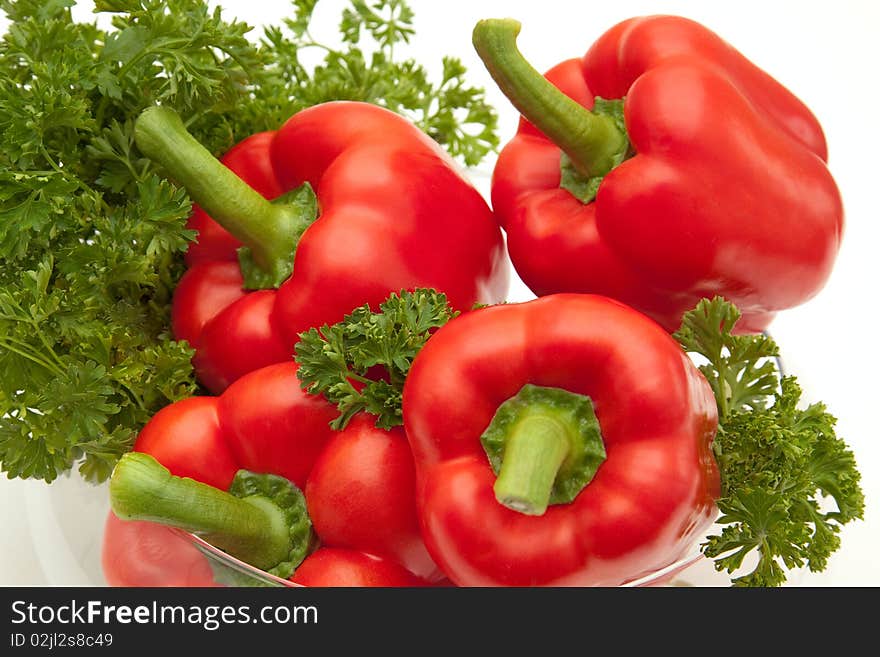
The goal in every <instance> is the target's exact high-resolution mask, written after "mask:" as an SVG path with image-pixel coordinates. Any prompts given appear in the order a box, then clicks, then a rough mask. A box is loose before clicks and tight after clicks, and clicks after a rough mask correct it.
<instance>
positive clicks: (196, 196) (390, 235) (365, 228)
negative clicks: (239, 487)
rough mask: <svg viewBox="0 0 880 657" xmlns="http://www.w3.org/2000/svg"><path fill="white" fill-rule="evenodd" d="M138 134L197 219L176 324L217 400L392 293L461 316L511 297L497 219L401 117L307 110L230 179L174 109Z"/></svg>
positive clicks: (237, 157) (347, 107) (263, 142)
mask: <svg viewBox="0 0 880 657" xmlns="http://www.w3.org/2000/svg"><path fill="white" fill-rule="evenodd" d="M135 135H136V140H137V145H138V147H139V148H140V150H141V151H142V152H143V153H144V154H145V155H147V156H148V157H150V158H152V159H154V160H155V161H157V162H159V163H160V164H161V165H162V166H163V167H164V168H165V170H166V171H168V172H169V174H170V175H171V176H172V177H173V178H175V179H176V180H177V181H179V182H180V183H181V184H183V186H185V187H186V189H187V191H188V192H189V193H190V196H191V197H192V198H193V200H194V201H195V202H196V203H198V205H199V208H197V210H196V214H195V215H194V217H193V219H192V220H191V223H190V225H191V226H192V227H194V228H196V229H197V230H199V233H200V236H199V242H198V244H197V245H195V246H193V247H192V248H191V249H190V251H189V253H188V258H187V259H188V262H189V264H190V265H191V266H190V268H189V270H188V271H187V272H186V274H185V275H184V276H183V278H182V280H181V281H180V284H179V286H178V288H177V291H176V294H175V297H174V300H173V308H172V321H173V329H174V334H175V337H176V338H178V339H182V340H186V341H188V342H189V343H190V344H191V345H192V346H193V347H194V349H195V356H194V360H193V363H194V365H195V368H196V373H197V375H198V377H199V379H200V381H201V382H202V383H203V384H204V386H205V387H206V388H207V389H208V390H210V391H211V392H214V393H220V392H222V391H223V390H224V389H225V388H226V387H227V386H228V385H229V384H231V383H232V382H233V381H235V380H236V379H238V378H239V377H241V376H242V375H243V374H246V373H247V372H250V371H253V370H255V369H258V368H260V367H262V366H265V365H269V364H272V363H277V362H282V361H284V360H288V359H290V358H291V357H292V354H293V347H294V344H295V343H296V340H297V335H298V334H299V333H300V332H302V331H304V330H306V329H308V328H311V327H313V326H321V325H322V324H324V323H334V322H336V321H339V320H341V319H342V317H343V316H344V314H345V313H347V312H349V311H351V310H352V309H353V308H355V307H356V306H359V305H362V304H364V303H371V304H378V303H380V302H381V301H382V300H384V299H385V298H386V297H387V296H388V294H389V293H391V292H394V291H398V290H400V289H409V288H413V287H416V286H424V287H434V288H437V289H441V290H443V291H445V292H446V293H447V294H448V295H449V298H450V300H451V302H452V304H453V305H454V306H455V307H457V308H459V309H469V308H471V307H472V306H473V305H474V304H475V303H478V302H496V301H500V300H502V299H503V297H504V295H505V293H506V289H507V279H508V274H507V267H506V255H505V250H504V244H503V239H502V235H501V231H500V230H499V228H498V226H497V224H496V222H495V221H494V219H493V217H492V213H491V211H490V210H489V207H488V205H487V204H486V202H485V201H484V200H483V198H482V197H481V196H480V194H479V193H478V192H477V191H476V190H475V189H474V188H473V187H472V186H471V185H470V184H469V183H468V182H467V181H466V180H465V178H464V177H463V175H462V174H461V173H460V171H459V170H458V168H457V166H456V165H455V163H454V162H453V161H452V159H451V158H450V157H449V156H448V155H447V154H446V153H445V152H443V150H442V149H441V148H440V146H438V145H437V144H436V143H434V142H433V141H432V140H431V139H430V138H428V137H427V136H426V135H425V134H423V133H422V132H421V131H420V130H419V129H418V128H416V126H415V125H413V124H412V123H411V122H409V121H408V120H406V119H404V118H403V117H401V116H399V115H396V114H394V113H393V112H390V111H388V110H385V109H382V108H380V107H377V106H374V105H370V104H366V103H357V102H332V103H326V104H323V105H319V106H315V107H311V108H309V109H306V110H303V111H302V112H299V113H298V114H296V115H295V116H293V117H292V118H291V119H290V120H289V121H288V122H287V123H285V125H284V126H282V127H281V128H280V129H279V130H278V131H277V132H275V133H263V134H261V135H255V136H253V137H251V138H250V139H249V140H245V141H244V142H242V143H241V144H239V146H238V147H236V148H234V149H233V150H232V151H231V152H230V153H229V154H228V156H227V157H226V158H225V164H227V165H228V166H229V167H230V168H226V167H225V166H223V165H221V164H220V163H219V162H218V161H217V160H215V159H214V158H213V156H211V154H210V153H208V152H207V151H206V150H205V149H204V148H203V147H202V146H201V145H200V144H198V143H197V142H196V141H195V140H194V139H193V138H192V137H191V136H190V135H189V134H188V133H187V132H186V129H185V128H184V126H183V124H182V122H181V121H180V119H179V117H177V115H176V114H174V113H173V112H172V111H171V110H169V109H167V108H161V107H154V108H150V109H148V110H146V111H145V112H144V113H143V114H142V115H141V116H140V117H139V118H138V121H137V123H136V128H135ZM236 174H237V175H236ZM239 176H240V177H239ZM242 179H243V180H242ZM249 185H250V186H249ZM313 190H314V191H313ZM282 192H284V193H283V194H282V195H281V196H280V197H279V198H276V199H274V201H272V202H270V201H269V200H267V199H266V198H264V196H267V197H273V196H276V195H277V194H278V193H282ZM205 212H206V213H208V215H210V218H209V217H208V216H207V215H206V214H204V213H205ZM318 215H320V216H318ZM316 217H317V218H316ZM214 221H216V222H218V223H219V224H221V225H222V226H223V227H224V229H225V230H223V229H220V228H219V227H218V226H217V225H216V224H214V223H213V222H214ZM227 231H228V233H227ZM239 243H241V244H243V245H244V247H245V248H239ZM294 259H295V266H294ZM450 263H454V266H451V265H450Z"/></svg>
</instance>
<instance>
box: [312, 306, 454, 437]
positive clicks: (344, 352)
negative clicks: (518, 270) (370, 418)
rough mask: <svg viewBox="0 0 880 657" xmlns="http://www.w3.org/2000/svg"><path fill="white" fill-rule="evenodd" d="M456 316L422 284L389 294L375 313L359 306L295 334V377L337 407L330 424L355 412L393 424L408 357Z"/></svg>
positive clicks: (399, 420) (340, 423)
mask: <svg viewBox="0 0 880 657" xmlns="http://www.w3.org/2000/svg"><path fill="white" fill-rule="evenodd" d="M457 315H458V312H457V311H454V310H453V309H452V308H451V307H450V305H449V303H448V301H447V299H446V295H445V294H442V293H439V292H436V291H434V290H426V289H416V290H413V291H412V292H406V291H401V292H400V293H399V294H392V295H391V296H390V297H388V299H387V300H386V301H384V302H383V303H382V304H381V305H380V306H379V309H378V312H374V311H373V310H371V309H370V306H369V305H364V306H361V307H359V308H357V309H355V310H354V312H352V313H351V314H350V315H347V316H346V317H345V319H344V320H343V321H341V322H339V323H337V324H333V325H332V326H327V325H325V326H323V327H321V329H316V328H313V329H311V330H309V331H306V332H305V333H302V334H300V340H299V342H298V343H297V345H296V362H297V363H298V364H299V368H298V369H297V377H299V379H300V382H301V383H302V387H303V389H304V390H307V391H308V392H310V393H312V394H323V395H324V397H326V398H327V400H328V401H330V402H331V403H332V404H335V405H336V407H337V408H338V409H339V416H338V417H337V418H336V419H335V420H334V421H333V422H332V423H331V426H332V427H333V428H334V429H342V428H344V427H345V426H346V425H347V424H348V422H349V421H350V420H351V418H352V417H353V416H354V415H355V414H357V413H358V412H360V411H366V412H367V413H370V414H372V415H374V416H375V417H376V426H377V427H381V428H383V429H390V428H391V427H394V426H399V425H401V424H403V412H402V410H401V409H402V405H403V404H402V401H403V400H402V395H403V384H404V382H405V381H406V375H407V373H408V372H409V368H410V365H412V361H413V359H414V358H415V357H416V354H418V353H419V351H421V349H422V347H423V346H424V345H425V343H426V342H427V341H428V338H429V337H430V336H431V334H432V333H433V332H434V330H436V329H437V328H439V327H441V326H443V325H444V324H446V322H448V321H449V320H451V319H452V318H453V317H455V316H457Z"/></svg>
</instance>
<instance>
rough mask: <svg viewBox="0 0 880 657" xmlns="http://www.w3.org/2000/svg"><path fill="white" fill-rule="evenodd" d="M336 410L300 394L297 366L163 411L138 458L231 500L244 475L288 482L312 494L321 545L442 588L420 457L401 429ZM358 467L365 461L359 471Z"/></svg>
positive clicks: (148, 429)
mask: <svg viewBox="0 0 880 657" xmlns="http://www.w3.org/2000/svg"><path fill="white" fill-rule="evenodd" d="M335 417H336V410H335V408H334V407H332V406H331V405H330V404H329V403H327V402H326V400H324V399H323V398H322V397H318V396H315V395H310V394H308V393H306V392H304V391H303V390H302V389H301V388H300V384H299V380H298V379H297V377H296V364H295V363H294V362H293V361H289V362H286V363H279V364H275V365H271V366H268V367H265V368H262V369H259V370H256V371H254V372H251V373H249V374H247V375H245V376H243V377H242V378H241V379H239V380H238V381H236V382H235V383H234V384H233V385H231V386H230V387H229V388H228V389H227V390H226V391H225V392H224V393H223V394H222V395H220V396H219V397H191V398H188V399H184V400H181V401H179V402H176V403H174V404H171V405H170V406H166V407H165V408H163V409H162V410H160V411H159V412H158V413H157V414H156V415H155V416H153V418H152V419H151V420H150V422H148V423H147V425H146V426H145V427H144V428H143V429H142V430H141V432H140V434H139V435H138V438H137V440H136V441H135V445H134V450H135V451H138V452H145V453H148V454H150V455H152V456H153V457H154V458H156V460H158V461H159V462H160V463H161V464H162V465H163V466H165V467H166V468H167V469H168V470H169V471H170V472H171V474H173V475H177V476H180V477H190V478H192V479H195V480H197V481H201V482H203V483H206V484H210V485H211V486H214V487H216V488H219V489H221V490H227V489H228V488H229V486H230V484H231V482H232V479H233V477H234V476H235V473H236V472H237V471H238V470H239V469H246V470H250V471H252V472H257V473H271V474H276V475H281V476H283V477H285V478H287V479H288V480H290V481H292V482H293V483H294V484H296V485H297V486H298V487H299V488H300V489H301V490H303V491H304V493H305V496H306V505H307V507H308V509H309V514H310V516H311V517H312V519H313V527H314V529H315V531H316V533H317V534H318V536H319V538H320V540H321V544H322V545H325V546H329V547H340V548H348V549H352V550H358V551H363V552H369V553H371V554H375V555H377V556H379V557H383V558H385V559H386V560H389V561H393V562H396V563H398V564H400V566H399V567H400V568H406V569H407V570H409V571H411V572H413V573H415V574H414V575H413V577H416V576H421V577H425V578H428V579H432V580H436V579H438V578H440V577H441V576H442V574H441V573H439V571H438V570H437V566H436V565H435V564H434V562H433V561H432V559H431V557H430V556H429V555H428V553H427V551H426V548H425V546H424V543H423V542H422V540H421V536H420V528H419V521H418V516H417V514H416V507H415V483H414V482H415V472H414V464H413V460H412V455H411V453H410V450H409V446H408V444H407V442H406V438H405V437H404V435H403V432H402V431H401V430H400V429H397V430H394V431H391V432H388V431H385V430H384V429H379V428H376V427H375V425H374V424H373V422H372V421H371V420H370V418H368V417H366V416H360V417H355V418H354V419H353V420H352V421H351V422H350V423H349V425H348V426H347V427H346V428H345V429H344V430H342V431H334V430H332V429H331V428H330V427H329V423H330V421H331V420H332V419H334V418H335ZM351 458H357V459H358V461H357V462H354V461H351V460H350V459H351Z"/></svg>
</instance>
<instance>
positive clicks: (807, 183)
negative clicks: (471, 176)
mask: <svg viewBox="0 0 880 657" xmlns="http://www.w3.org/2000/svg"><path fill="white" fill-rule="evenodd" d="M546 77H547V78H548V79H549V80H550V81H551V82H552V83H553V84H554V85H555V86H556V87H558V88H559V89H561V90H562V91H563V92H564V93H565V94H566V95H568V96H570V97H571V98H573V99H574V100H576V101H577V102H578V103H580V104H581V105H583V106H585V107H588V108H591V107H592V106H593V100H594V97H595V96H600V97H602V98H606V99H619V98H624V97H625V104H624V118H625V123H626V127H627V131H628V135H629V139H630V143H631V145H632V147H633V148H634V150H635V155H634V156H633V157H631V158H630V159H628V160H626V161H624V162H623V163H622V164H620V165H619V166H617V167H616V168H614V169H612V170H611V172H610V173H608V174H607V175H606V176H605V178H604V180H603V181H602V183H601V185H600V187H599V190H598V194H597V196H596V199H595V201H594V202H592V203H588V204H583V203H581V201H579V200H578V199H576V198H575V197H574V196H573V195H572V194H571V193H569V192H568V191H567V190H565V189H562V188H560V179H561V176H560V149H559V148H558V147H557V146H556V145H555V144H554V143H552V142H551V141H549V140H548V139H547V138H546V137H545V136H544V135H543V134H542V133H540V132H539V131H538V130H537V129H536V128H535V127H534V126H533V125H531V124H530V123H528V122H527V121H525V120H522V121H521V123H520V127H519V130H518V132H517V134H516V136H515V137H514V138H513V139H512V140H511V141H510V142H509V143H508V144H507V145H506V146H505V147H504V149H503V150H502V152H501V153H500V156H499V158H498V162H497V166H496V168H495V171H494V177H493V184H492V204H493V208H494V210H495V212H496V216H497V217H498V219H499V221H500V222H501V224H502V226H503V227H504V229H505V231H506V233H507V238H508V248H509V252H510V257H511V260H512V262H513V264H514V267H515V268H516V270H517V272H518V273H519V275H520V277H521V278H522V280H523V281H524V282H525V283H526V285H528V286H529V288H530V289H531V290H532V291H533V292H535V293H536V294H537V295H539V296H541V295H545V294H551V293H554V292H591V293H598V294H604V295H608V296H612V297H615V298H617V299H620V300H622V301H624V302H625V303H627V304H628V305H631V306H633V307H635V308H637V309H639V310H641V311H643V312H645V313H646V314H648V315H650V316H651V317H653V318H654V319H656V320H657V321H658V322H660V323H661V324H662V325H663V326H664V327H665V328H666V329H667V330H669V331H674V330H676V329H677V328H678V327H679V324H680V320H681V316H682V314H683V313H684V312H685V311H687V310H689V309H691V308H693V307H694V306H695V305H696V303H697V301H698V300H699V299H700V298H702V297H706V296H709V297H711V296H714V295H716V294H717V295H721V296H724V297H725V298H727V299H728V300H730V301H732V302H733V303H735V304H736V305H737V306H738V307H739V308H740V309H741V311H742V313H743V319H742V321H741V323H740V325H739V327H738V329H739V330H742V331H760V330H763V329H765V328H766V327H767V325H768V324H769V323H770V322H771V320H772V318H773V316H774V314H775V313H776V312H777V311H779V310H782V309H785V308H790V307H792V306H795V305H798V304H801V303H803V302H805V301H807V300H808V299H810V298H811V297H813V296H814V295H815V294H817V293H818V292H819V290H820V289H821V288H822V287H823V285H824V284H825V282H826V280H827V279H828V277H829V274H830V272H831V270H832V266H833V264H834V261H835V259H836V256H837V252H838V250H839V246H840V241H841V236H842V231H843V224H844V217H843V207H842V202H841V198H840V194H839V190H838V188H837V186H836V184H835V182H834V180H833V178H832V176H831V174H830V172H829V170H828V167H827V165H826V159H827V149H826V143H825V138H824V135H823V132H822V129H821V127H820V125H819V123H818V121H817V120H816V118H815V117H814V116H813V114H812V113H811V112H810V111H809V110H808V109H807V108H806V107H805V106H804V104H803V103H802V102H801V101H799V100H798V99H797V98H795V96H793V95H792V94H791V93H790V92H789V91H788V90H786V89H785V88H784V87H783V86H782V85H781V84H779V83H778V82H777V81H775V80H774V79H772V78H771V77H770V76H769V75H767V74H766V73H765V72H763V71H761V70H760V69H758V68H757V67H756V66H755V65H754V64H752V63H751V62H749V61H748V60H747V59H746V58H745V57H743V55H741V54H740V53H739V52H737V51H736V50H734V49H733V48H732V47H731V46H730V45H728V44H727V43H725V42H724V41H722V40H721V39H720V38H719V37H718V36H717V35H715V34H714V33H712V32H710V31H709V30H708V29H706V28H705V27H703V26H701V25H699V24H697V23H695V22H693V21H690V20H686V19H683V18H678V17H673V16H650V17H643V18H634V19H630V20H627V21H624V22H622V23H620V24H618V25H616V26H615V27H613V28H611V29H610V30H609V31H607V32H606V33H605V34H603V35H602V36H601V37H600V38H599V39H598V40H597V41H596V42H595V43H594V44H593V46H592V47H591V48H590V49H589V51H588V52H587V53H586V55H585V56H584V57H583V58H581V59H572V60H568V61H565V62H562V63H561V64H559V65H558V66H556V67H554V68H553V69H551V70H550V71H549V72H548V73H547V75H546Z"/></svg>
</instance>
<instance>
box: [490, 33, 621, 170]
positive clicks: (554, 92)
mask: <svg viewBox="0 0 880 657" xmlns="http://www.w3.org/2000/svg"><path fill="white" fill-rule="evenodd" d="M520 27H521V25H520V23H519V22H518V21H515V20H512V19H496V18H492V19H486V20H482V21H480V22H478V23H477V25H476V27H474V32H473V44H474V47H475V48H476V50H477V53H478V54H479V55H480V58H481V59H482V60H483V63H484V64H485V65H486V68H487V69H488V71H489V73H490V75H491V76H492V78H493V79H494V80H495V82H496V83H497V84H498V87H499V88H500V89H501V91H502V92H503V93H504V95H505V96H507V98H508V99H509V100H510V102H511V103H513V105H514V107H516V109H517V110H519V112H520V113H521V114H522V115H523V116H524V117H525V118H526V119H528V120H529V121H530V122H531V123H532V124H533V125H535V126H536V127H537V128H538V129H539V130H541V131H542V132H543V133H544V134H545V135H547V137H549V138H550V140H551V141H553V143H555V144H556V145H557V146H559V148H560V149H562V151H563V152H564V153H565V154H566V155H568V157H569V158H570V159H571V161H572V164H573V165H574V167H575V168H576V169H577V170H578V171H579V172H580V173H582V174H583V175H585V176H588V177H593V176H604V175H605V174H606V173H608V172H609V171H611V169H613V168H614V166H615V165H616V164H618V163H619V162H620V161H621V159H622V156H623V154H625V153H626V151H627V149H628V148H629V141H628V138H627V136H626V135H625V134H624V133H622V132H621V131H620V129H619V128H618V127H617V126H616V125H615V123H614V121H613V120H612V119H611V118H609V117H608V116H603V115H599V114H595V113H593V112H591V111H590V110H588V109H586V108H585V107H583V106H582V105H580V104H579V103H577V102H575V101H574V100H572V99H571V98H569V97H568V96H566V95H565V94H564V93H563V92H562V91H560V90H559V89H557V88H556V87H555V86H554V85H553V84H551V83H550V82H549V81H548V80H547V79H546V78H545V77H544V76H543V75H541V74H540V73H539V72H538V71H537V70H535V68H534V67H532V65H531V64H529V63H528V61H526V59H525V58H524V57H523V56H522V54H521V53H520V51H519V49H518V48H517V45H516V37H517V35H519V32H520Z"/></svg>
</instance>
